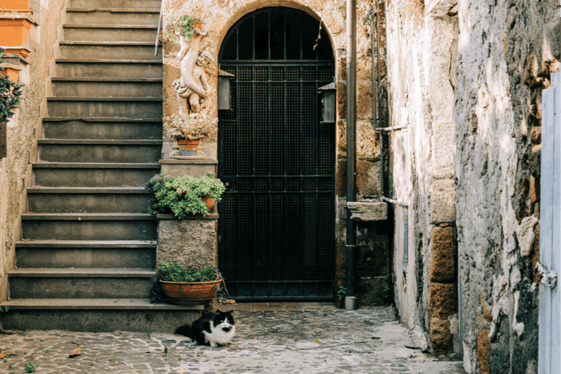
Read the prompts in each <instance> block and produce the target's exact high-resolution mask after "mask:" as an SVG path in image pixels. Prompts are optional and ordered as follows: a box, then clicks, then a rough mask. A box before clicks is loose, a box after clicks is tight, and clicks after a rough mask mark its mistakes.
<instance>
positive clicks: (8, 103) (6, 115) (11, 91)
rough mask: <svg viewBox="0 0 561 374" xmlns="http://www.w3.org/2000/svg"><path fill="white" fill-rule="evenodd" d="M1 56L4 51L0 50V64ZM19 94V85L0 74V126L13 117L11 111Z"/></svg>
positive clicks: (16, 102) (20, 92) (18, 98)
mask: <svg viewBox="0 0 561 374" xmlns="http://www.w3.org/2000/svg"><path fill="white" fill-rule="evenodd" d="M3 54H4V50H3V49H2V48H0V63H2V55H3ZM21 94H22V91H21V84H19V83H15V82H12V81H11V80H10V78H9V77H8V76H3V75H2V74H0V124H1V123H5V122H8V120H9V119H10V118H12V117H13V115H14V114H15V112H14V111H13V110H14V108H15V107H16V106H17V105H18V103H19V100H20V97H21Z"/></svg>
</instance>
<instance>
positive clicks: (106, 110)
mask: <svg viewBox="0 0 561 374" xmlns="http://www.w3.org/2000/svg"><path fill="white" fill-rule="evenodd" d="M47 111H48V114H49V117H89V118H91V117H116V118H158V117H159V118H161V117H162V116H163V106H162V99H154V98H138V97H112V98H104V97H92V98H76V97H48V98H47Z"/></svg>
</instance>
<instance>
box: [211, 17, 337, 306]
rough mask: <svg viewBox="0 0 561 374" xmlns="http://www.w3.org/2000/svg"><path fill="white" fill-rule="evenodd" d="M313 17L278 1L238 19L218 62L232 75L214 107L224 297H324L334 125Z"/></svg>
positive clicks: (330, 243) (329, 72) (330, 245)
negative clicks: (226, 104) (326, 112)
mask: <svg viewBox="0 0 561 374" xmlns="http://www.w3.org/2000/svg"><path fill="white" fill-rule="evenodd" d="M318 27H319V23H318V21H316V20H314V19H313V18H311V17H310V16H308V15H307V14H305V13H303V12H300V11H296V10H288V9H284V8H268V9H265V10H261V11H258V12H255V13H252V14H250V15H249V16H246V17H245V18H244V19H242V20H240V22H238V23H237V24H236V25H235V26H234V27H233V28H232V29H231V30H230V32H229V34H228V36H227V37H226V39H225V43H224V46H223V48H222V50H221V54H220V67H221V69H222V70H225V71H227V72H229V73H231V74H233V75H234V76H235V77H234V78H233V79H232V82H231V103H232V106H231V109H230V110H221V111H219V120H220V122H219V128H220V131H219V147H218V148H219V149H218V157H219V167H218V170H219V177H220V179H221V180H222V181H224V182H225V183H227V190H226V193H225V194H224V198H223V201H222V202H221V203H220V204H219V213H220V221H219V260H220V265H219V266H220V269H221V271H222V274H223V276H224V277H225V279H226V281H227V284H228V290H229V291H230V295H231V296H232V297H234V298H236V299H246V300H250V299H253V300H259V299H262V300H275V299H276V300H280V299H284V300H297V299H302V300H320V299H328V300H329V299H332V298H333V278H334V262H335V202H334V199H335V194H334V181H335V178H334V163H335V129H334V125H333V124H323V123H321V122H320V121H321V108H320V105H321V103H320V100H319V97H318V88H319V87H321V86H323V85H326V84H328V83H330V82H332V81H333V75H334V72H333V70H334V64H333V53H332V50H331V47H330V45H329V42H328V36H327V35H326V34H325V32H323V33H322V38H321V39H320V40H319V44H318V47H317V48H315V49H314V48H313V46H314V44H315V43H316V37H317V34H318Z"/></svg>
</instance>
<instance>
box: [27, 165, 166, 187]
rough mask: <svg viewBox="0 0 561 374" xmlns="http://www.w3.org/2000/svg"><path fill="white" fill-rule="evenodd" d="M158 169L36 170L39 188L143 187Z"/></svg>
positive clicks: (36, 184)
mask: <svg viewBox="0 0 561 374" xmlns="http://www.w3.org/2000/svg"><path fill="white" fill-rule="evenodd" d="M158 172H159V170H157V169H37V168H36V169H34V170H33V174H34V177H35V178H34V182H35V183H34V185H35V186H38V187H141V186H144V185H145V184H146V182H148V181H149V180H150V178H152V177H153V176H154V175H156V174H158Z"/></svg>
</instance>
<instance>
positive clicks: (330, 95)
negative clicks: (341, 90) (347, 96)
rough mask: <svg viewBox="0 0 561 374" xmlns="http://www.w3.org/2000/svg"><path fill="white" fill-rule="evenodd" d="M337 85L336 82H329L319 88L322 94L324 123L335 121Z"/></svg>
mask: <svg viewBox="0 0 561 374" xmlns="http://www.w3.org/2000/svg"><path fill="white" fill-rule="evenodd" d="M335 87H336V86H335V83H329V84H328V85H327V86H323V87H320V88H319V93H320V94H322V99H321V104H322V106H321V114H322V117H323V120H322V122H323V123H335V93H336V88H335Z"/></svg>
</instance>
